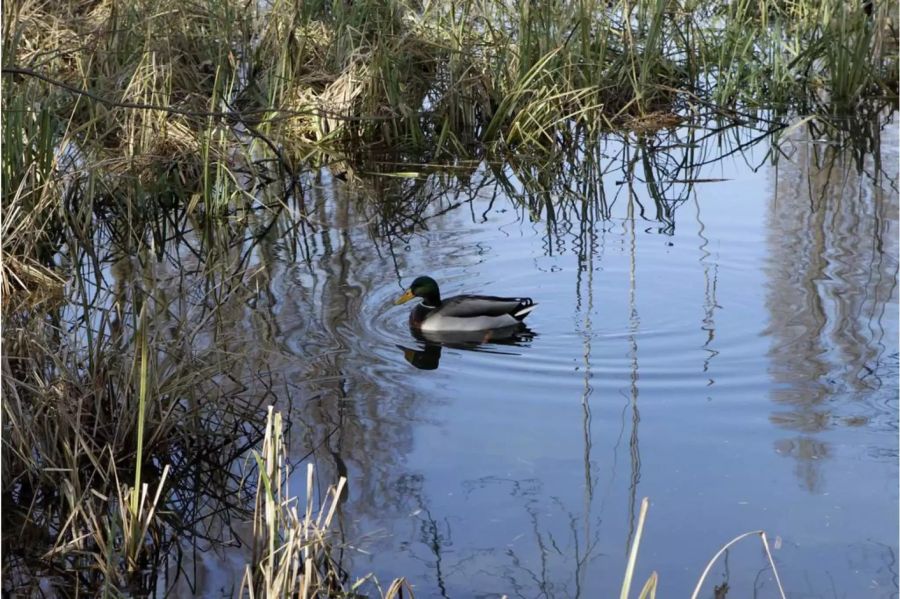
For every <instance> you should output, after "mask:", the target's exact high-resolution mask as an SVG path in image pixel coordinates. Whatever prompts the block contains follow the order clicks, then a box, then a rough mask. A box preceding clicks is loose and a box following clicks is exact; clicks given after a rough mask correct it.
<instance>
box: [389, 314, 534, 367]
mask: <svg viewBox="0 0 900 599" xmlns="http://www.w3.org/2000/svg"><path fill="white" fill-rule="evenodd" d="M410 332H411V333H412V335H413V336H414V337H415V338H416V339H417V340H418V341H419V347H418V349H413V348H410V347H404V346H402V345H398V346H397V347H398V348H399V349H400V350H401V351H402V352H403V358H404V359H405V360H406V361H407V362H409V363H410V364H412V365H413V366H415V367H416V368H418V369H419V370H436V369H437V367H438V366H439V365H440V362H441V352H442V351H443V348H445V347H446V348H449V349H459V350H464V351H471V352H484V353H491V354H499V355H519V354H517V353H516V352H514V351H511V350H507V349H506V348H512V347H527V346H528V345H529V344H530V343H531V341H532V340H533V339H534V338H535V337H536V336H537V333H535V332H534V331H532V330H531V329H529V328H528V327H527V326H526V325H525V324H523V323H519V324H516V325H513V326H510V327H503V328H499V329H492V330H489V331H469V332H466V331H456V332H443V333H436V332H427V333H426V332H424V331H419V330H414V329H411V330H410Z"/></svg>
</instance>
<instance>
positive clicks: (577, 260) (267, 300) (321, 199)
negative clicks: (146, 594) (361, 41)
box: [253, 127, 898, 597]
mask: <svg viewBox="0 0 900 599" xmlns="http://www.w3.org/2000/svg"><path fill="white" fill-rule="evenodd" d="M895 129H896V128H894V127H892V128H890V129H888V130H885V132H884V136H885V137H884V138H883V139H882V143H883V144H884V147H885V148H886V149H885V150H884V151H883V152H884V154H883V156H882V158H883V162H882V163H881V164H880V165H879V164H877V163H876V162H873V157H872V156H871V155H870V156H868V157H867V158H866V162H865V164H864V170H863V173H862V174H860V173H859V172H858V171H857V168H856V163H855V160H854V159H853V157H852V156H851V154H850V153H849V152H839V151H837V150H836V149H835V148H834V147H832V146H829V145H828V144H820V143H814V142H810V140H809V139H807V138H805V137H804V135H803V132H802V131H798V132H796V133H795V134H794V136H793V139H791V140H790V141H787V142H785V143H784V145H783V146H782V147H783V148H785V153H786V154H787V155H788V156H787V157H782V158H781V159H780V160H779V161H778V163H777V166H776V165H773V164H772V163H771V162H767V161H766V156H765V154H766V151H767V150H768V147H769V146H768V145H767V144H760V145H758V146H754V147H752V148H749V149H747V150H746V151H745V152H743V153H737V154H735V155H732V156H730V157H727V158H724V159H722V160H714V161H710V163H709V164H707V165H706V166H703V167H698V168H695V169H692V170H690V172H689V173H688V175H689V176H690V178H692V179H694V180H699V181H700V182H696V183H693V184H689V183H683V182H682V183H674V184H672V187H671V188H670V189H668V190H666V191H665V194H668V196H667V197H668V199H672V200H676V201H673V202H672V207H673V209H672V210H671V212H670V214H671V218H667V219H664V222H659V221H657V220H655V219H654V218H653V217H654V216H655V214H656V212H655V208H654V202H653V200H652V198H651V194H650V190H649V188H648V185H647V184H645V183H642V182H641V178H642V175H643V174H646V171H642V170H641V167H640V162H638V161H636V162H637V163H638V168H637V169H636V170H635V171H634V173H633V174H634V175H635V177H634V178H633V179H632V181H631V183H630V184H629V183H628V182H627V181H626V177H625V176H624V175H623V172H622V171H621V170H619V169H617V168H613V167H612V166H611V167H610V168H609V169H608V171H607V172H606V174H605V175H604V176H603V178H602V186H603V189H604V190H605V193H606V194H607V195H606V199H607V204H608V216H609V218H601V216H603V215H598V214H596V213H590V212H588V213H583V212H582V211H581V209H580V207H579V206H578V205H577V204H571V205H570V208H569V209H566V208H565V206H566V204H565V203H564V204H563V208H562V209H558V212H557V213H556V214H555V215H554V218H548V216H549V215H548V214H547V213H546V212H542V211H540V210H541V209H540V208H539V207H540V203H537V204H532V206H531V207H524V206H523V205H522V204H521V203H520V202H517V201H516V198H515V196H516V195H517V194H521V197H524V198H525V199H526V200H534V197H533V196H532V195H529V194H530V193H531V192H530V190H529V188H528V186H527V184H526V183H523V182H521V181H520V180H518V179H516V178H515V177H511V178H510V179H509V180H508V181H506V182H505V183H506V184H504V185H501V182H503V181H498V179H497V177H496V173H495V172H494V171H493V170H492V169H490V168H487V167H485V166H484V165H481V166H480V167H478V169H477V170H475V171H474V172H472V173H470V175H469V176H468V177H466V178H465V179H464V180H462V179H457V180H453V181H452V184H448V183H447V180H445V179H443V178H441V177H437V176H433V177H430V178H428V179H427V180H424V181H418V182H400V183H396V184H393V185H392V184H388V185H386V186H385V188H384V189H380V190H377V193H379V194H384V195H383V197H387V199H388V200H389V199H390V197H391V194H395V195H396V196H398V197H399V196H401V195H402V196H403V200H402V205H404V206H410V205H413V203H414V202H411V201H410V200H411V198H412V199H415V198H425V200H427V201H425V200H423V201H422V202H421V204H420V205H421V206H425V208H424V209H423V210H422V211H421V212H420V213H416V214H413V215H410V214H406V215H405V216H404V218H403V219H396V218H394V219H384V218H383V217H382V216H380V215H379V213H377V212H376V211H374V210H373V209H372V206H371V201H367V200H365V199H363V200H362V201H360V200H359V197H363V198H366V197H371V195H372V193H373V191H372V190H358V189H353V188H349V187H347V186H345V185H343V184H342V183H340V182H336V181H331V180H329V179H328V178H327V176H326V177H324V178H321V179H319V180H317V181H316V182H315V184H314V185H312V191H311V196H310V199H311V201H312V202H313V203H314V204H315V209H314V210H313V214H312V217H311V219H310V220H311V221H312V222H314V223H315V224H316V227H315V230H314V231H310V232H309V234H308V236H307V239H306V244H307V245H306V246H305V249H304V248H300V249H298V248H297V247H296V246H292V245H291V244H289V243H287V242H285V241H284V240H274V241H272V242H271V244H270V245H268V246H267V247H265V248H264V249H263V250H261V255H263V256H264V257H265V259H264V260H261V262H263V263H265V264H266V268H265V273H264V274H263V275H262V276H261V278H262V289H263V292H261V293H260V294H259V298H258V299H257V304H256V310H257V314H256V315H255V316H254V317H253V319H254V325H253V329H254V330H256V331H261V333H259V337H258V338H259V339H260V341H259V343H260V344H261V345H265V346H266V348H267V350H266V355H267V356H268V358H267V359H268V360H269V364H270V365H271V367H272V369H273V371H274V376H275V378H276V379H277V380H280V381H282V382H283V383H284V388H285V389H290V390H291V391H290V393H289V394H287V395H286V396H283V397H281V398H280V399H279V403H280V404H281V406H280V407H282V408H283V409H286V410H289V414H288V416H287V417H288V419H289V420H290V421H291V422H292V423H293V428H292V433H291V434H292V446H293V447H294V451H295V454H296V455H297V456H303V455H306V454H307V453H308V452H312V455H311V457H310V458H308V459H310V460H312V461H313V462H314V463H315V464H316V465H317V468H318V472H319V476H320V477H321V478H322V479H323V480H324V481H325V482H328V481H330V480H334V479H335V478H336V477H337V475H338V473H347V475H348V477H349V489H350V491H349V495H348V500H347V501H346V503H344V504H343V505H342V507H341V509H340V512H339V514H338V520H339V524H340V526H339V529H340V534H341V537H342V538H343V540H344V541H345V542H346V543H348V545H349V547H348V548H347V549H346V551H345V552H344V553H343V556H342V557H343V560H344V561H343V565H344V567H346V568H347V569H348V570H349V571H350V572H352V573H354V574H359V575H361V574H363V573H366V572H373V573H374V574H375V575H376V576H377V577H378V578H379V579H380V580H382V581H383V582H387V581H389V580H390V579H391V578H393V577H397V576H405V577H407V578H408V579H409V580H410V581H411V582H412V583H413V584H414V587H415V589H416V595H417V596H420V597H441V596H444V597H491V596H500V595H502V594H506V595H509V596H510V597H516V596H522V597H535V596H547V597H576V596H582V597H609V596H615V595H616V594H617V593H618V591H619V587H620V585H621V581H622V576H623V573H624V571H625V560H626V554H627V549H628V547H629V545H630V542H631V539H632V538H633V535H634V532H635V526H636V523H637V511H638V509H639V505H640V501H641V498H643V497H649V498H650V511H649V516H648V520H647V524H646V527H645V530H644V535H643V539H642V542H641V547H640V554H639V559H638V563H637V569H636V580H637V581H638V583H636V584H637V585H638V588H639V586H640V584H642V583H643V581H644V580H645V579H646V578H647V577H648V576H649V574H650V573H651V571H654V570H655V571H657V572H658V573H659V575H660V586H659V589H660V592H661V594H662V596H666V597H684V596H688V595H689V594H690V592H691V590H692V589H693V586H694V585H695V584H696V582H697V580H698V579H699V576H700V573H701V572H702V570H703V568H704V566H705V564H706V563H707V561H708V560H709V559H710V558H711V557H712V556H713V555H714V554H715V552H716V551H717V550H718V549H719V548H720V547H721V546H722V545H724V544H725V543H726V542H727V541H728V540H729V539H731V538H733V537H735V536H737V535H738V534H740V533H743V532H746V531H750V530H758V529H764V530H765V531H766V532H767V534H768V538H769V539H770V542H771V543H772V546H773V552H774V557H775V560H776V562H777V565H778V569H779V574H780V576H781V579H782V582H783V584H784V586H785V588H786V590H787V592H788V594H789V596H792V597H893V596H896V595H897V589H898V579H897V564H896V554H897V536H898V521H897V520H898V513H897V501H898V498H897V495H898V493H897V488H898V476H897V456H898V450H897V448H898V442H897V420H898V410H897V394H898V390H897V360H898V353H897V338H898V327H897V321H898V319H897V312H898V306H897V286H896V283H897V235H898V229H897V213H898V201H897V187H896V184H897V172H896V149H897V139H896V130H895ZM705 149H707V150H708V148H705ZM627 151H630V150H629V148H628V147H627V146H624V147H623V146H620V145H618V146H617V145H616V144H615V143H612V142H610V145H609V146H608V148H607V150H606V152H607V155H608V156H620V155H621V153H622V152H627ZM679 151H681V150H679ZM709 151H713V152H714V151H715V148H713V149H712V150H709ZM670 155H671V156H673V157H674V158H677V157H678V156H683V154H679V153H678V151H672V152H670ZM634 156H637V153H635V154H634ZM674 158H673V159H674ZM614 162H615V160H614V159H612V158H611V159H610V163H611V164H612V163H614ZM879 167H880V168H883V169H884V171H881V170H879ZM754 169H755V170H754ZM507 174H508V173H507ZM658 174H659V171H657V175H658ZM679 175H681V176H685V175H684V174H683V173H682V172H681V171H674V172H673V173H671V174H670V178H671V179H677V178H678V176H679ZM657 182H658V183H660V182H662V183H665V181H661V180H658V181H657ZM596 184H597V185H599V182H598V183H596ZM576 191H577V190H576ZM557 193H559V194H560V195H564V194H566V193H569V194H572V195H570V196H569V197H568V200H567V201H571V198H572V197H576V196H577V193H574V194H573V193H572V190H571V189H570V190H569V191H568V192H566V191H564V190H562V191H558V192H557ZM665 194H664V195H665ZM511 196H513V197H511ZM520 199H521V198H520ZM398 203H399V200H398ZM642 206H643V207H644V208H645V210H644V213H645V215H646V217H647V218H641V217H640V216H639V215H640V214H641V211H642ZM536 207H537V208H536ZM422 219H424V220H422ZM415 220H418V221H419V224H420V226H418V227H411V228H407V229H403V228H401V227H398V226H397V223H398V222H400V223H403V222H406V223H409V222H413V221H415ZM422 223H424V226H421V225H422ZM304 257H305V258H307V259H304ZM421 274H428V275H430V276H432V277H434V278H435V279H436V280H437V281H438V282H439V284H440V285H441V289H442V293H443V294H444V295H445V296H448V295H453V294H456V293H463V292H475V293H487V294H495V295H516V296H531V297H533V298H534V299H535V301H537V302H538V303H539V304H540V306H539V307H538V308H537V309H536V310H535V311H534V312H533V313H532V315H530V316H529V317H528V319H527V325H528V331H527V332H526V333H525V334H521V335H519V336H518V337H517V338H514V339H511V340H507V341H506V342H503V343H487V344H484V345H471V344H451V345H450V346H444V347H441V346H439V345H437V346H435V345H426V344H424V343H422V342H421V341H419V340H417V339H415V338H414V337H413V336H412V335H411V334H410V332H409V330H408V329H407V326H406V319H407V315H408V311H409V309H410V307H409V305H405V306H401V307H395V306H394V305H393V300H394V299H395V298H396V297H398V296H399V295H400V294H401V293H402V291H403V287H404V285H408V284H409V283H410V282H411V281H412V279H413V278H415V277H416V276H418V275H421ZM276 386H277V385H276ZM288 397H289V398H290V399H288ZM300 472H301V473H300V474H298V476H297V478H296V480H295V481H294V484H295V488H296V489H297V490H298V491H299V490H300V489H302V488H303V486H304V485H303V480H302V477H303V476H304V475H303V473H302V469H301V470H300ZM726 583H727V585H728V588H729V589H730V591H729V592H730V593H731V594H730V595H728V596H732V597H746V596H751V594H753V596H766V597H768V596H775V593H776V588H775V586H774V585H775V582H774V579H773V577H772V574H771V570H770V568H769V567H768V562H767V559H766V557H765V553H764V552H763V549H762V546H761V543H760V542H759V540H758V538H756V537H752V538H748V539H746V540H744V541H742V542H741V543H740V544H738V545H736V546H735V547H734V548H733V549H732V550H730V551H729V552H728V553H727V554H726V555H725V556H724V557H723V558H722V559H720V560H719V562H718V563H717V565H716V567H715V568H714V569H713V571H712V573H711V575H710V577H709V578H708V581H707V584H706V586H705V587H704V591H703V593H702V594H701V596H703V597H711V596H712V595H713V590H712V588H713V585H719V586H721V585H723V584H726ZM635 590H637V589H635ZM635 590H633V592H635Z"/></svg>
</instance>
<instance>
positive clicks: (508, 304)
mask: <svg viewBox="0 0 900 599" xmlns="http://www.w3.org/2000/svg"><path fill="white" fill-rule="evenodd" d="M535 306H537V304H535V303H534V301H533V300H532V299H531V298H530V297H494V296H491V295H457V296H454V297H451V298H447V299H445V300H444V301H443V302H441V306H440V308H438V309H437V312H438V313H439V314H440V315H441V316H447V317H452V318H475V317H478V316H504V315H509V316H512V317H513V318H515V319H516V320H521V319H522V318H525V316H526V315H527V314H528V313H529V312H531V310H533V309H534V307H535Z"/></svg>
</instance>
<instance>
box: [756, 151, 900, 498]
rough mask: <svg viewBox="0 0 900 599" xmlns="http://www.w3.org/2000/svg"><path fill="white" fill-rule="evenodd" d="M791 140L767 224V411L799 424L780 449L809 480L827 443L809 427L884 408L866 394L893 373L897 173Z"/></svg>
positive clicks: (813, 482)
mask: <svg viewBox="0 0 900 599" xmlns="http://www.w3.org/2000/svg"><path fill="white" fill-rule="evenodd" d="M786 147H787V149H788V150H790V151H792V152H793V154H792V155H791V159H790V160H783V161H781V162H780V163H779V164H778V167H777V169H776V171H775V173H776V180H775V189H774V194H773V198H772V202H771V206H770V217H769V223H768V225H769V235H768V243H769V251H770V254H771V258H770V260H769V263H768V267H767V270H768V274H769V285H768V286H769V292H768V297H767V305H768V308H769V312H770V325H769V327H768V329H767V331H766V332H767V334H769V335H770V336H771V337H772V347H771V350H770V351H769V356H770V357H771V358H772V360H771V366H770V371H771V373H772V376H773V380H774V382H775V383H776V388H775V389H774V390H773V392H772V397H773V399H774V400H775V401H776V402H777V403H778V404H779V406H780V407H779V409H778V410H777V411H775V412H773V414H772V415H771V420H772V421H773V422H774V423H776V424H778V425H779V426H782V427H784V428H787V429H791V430H795V431H798V432H799V433H801V434H800V435H799V436H798V437H797V438H795V439H791V440H783V441H780V442H779V443H778V449H779V451H781V452H785V453H788V454H789V455H791V456H793V457H794V458H795V459H796V460H798V462H800V464H801V465H800V466H799V470H798V475H799V476H800V478H801V479H802V480H803V481H804V484H805V485H806V486H807V487H808V488H809V489H811V490H814V489H816V488H818V486H819V484H820V477H821V473H820V472H819V468H820V466H816V465H814V464H820V463H821V461H822V460H821V458H823V457H826V456H827V455H828V447H827V445H826V444H824V443H822V442H820V441H818V440H815V439H814V438H812V437H811V435H813V434H815V433H818V432H821V431H823V430H825V429H827V428H829V427H831V426H834V425H837V424H841V423H845V424H858V423H860V419H862V422H866V421H868V420H869V419H870V418H871V417H872V416H873V415H874V414H875V412H877V409H876V408H875V407H874V406H873V405H872V404H871V403H870V402H872V401H877V397H878V396H879V393H880V392H881V393H883V392H884V390H883V386H884V385H886V384H891V382H890V381H887V380H884V379H883V378H882V374H881V373H882V372H883V371H884V367H885V361H886V360H889V359H892V358H891V357H890V355H891V351H890V348H891V347H892V346H893V340H891V339H887V340H886V339H885V322H884V321H883V319H884V317H885V312H886V310H888V309H889V308H888V305H889V304H890V303H891V302H892V301H893V300H894V298H895V293H896V287H895V286H896V273H897V262H896V255H897V248H896V225H897V199H896V193H895V191H894V190H892V189H891V187H892V186H891V181H894V182H896V173H885V172H884V171H882V170H881V169H880V168H879V165H880V162H879V161H878V160H877V159H871V160H869V161H868V162H864V163H862V164H860V163H859V161H858V160H856V159H854V156H853V154H852V153H851V152H849V151H846V152H842V151H841V150H839V149H837V148H836V147H835V146H833V145H821V144H813V143H811V142H810V138H809V137H808V136H807V135H805V134H803V133H798V134H797V135H796V136H795V137H794V138H793V139H792V140H790V142H789V144H788V145H787V146H786ZM876 154H877V151H876ZM858 166H862V170H860V169H858ZM885 166H886V165H885ZM888 318H889V319H890V318H893V317H892V316H891V315H888ZM891 394H895V392H891ZM834 398H839V399H842V400H843V399H861V400H863V401H864V402H865V403H864V404H862V405H860V404H858V403H854V404H852V405H851V404H846V403H844V404H842V405H838V404H837V403H836V402H835V401H832V400H833V399H834ZM850 410H862V414H860V413H859V412H851V411H850Z"/></svg>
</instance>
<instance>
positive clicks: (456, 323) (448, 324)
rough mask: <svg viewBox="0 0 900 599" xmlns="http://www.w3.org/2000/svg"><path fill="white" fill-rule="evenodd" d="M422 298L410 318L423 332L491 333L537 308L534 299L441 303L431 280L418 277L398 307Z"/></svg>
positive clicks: (490, 298)
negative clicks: (489, 331)
mask: <svg viewBox="0 0 900 599" xmlns="http://www.w3.org/2000/svg"><path fill="white" fill-rule="evenodd" d="M415 297H420V298H422V302H421V303H420V304H419V305H418V306H416V307H415V308H413V310H412V312H411V313H410V315H409V326H410V327H412V328H413V329H414V330H419V331H423V332H453V331H488V330H491V329H498V328H502V327H509V326H513V325H517V324H519V323H521V322H522V319H524V318H525V317H526V316H528V314H529V313H530V312H531V311H532V310H534V309H535V307H537V304H536V303H534V301H533V300H532V299H531V298H530V297H494V296H489V295H456V296H453V297H448V298H447V299H445V300H441V291H440V289H438V284H437V283H436V282H435V280H434V279H432V278H431V277H418V278H417V279H416V280H415V281H413V282H412V285H410V287H409V289H407V290H406V293H404V294H403V295H401V296H400V297H399V298H398V299H397V301H395V302H394V304H395V305H399V304H403V303H406V302H408V301H409V300H411V299H413V298H415Z"/></svg>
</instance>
